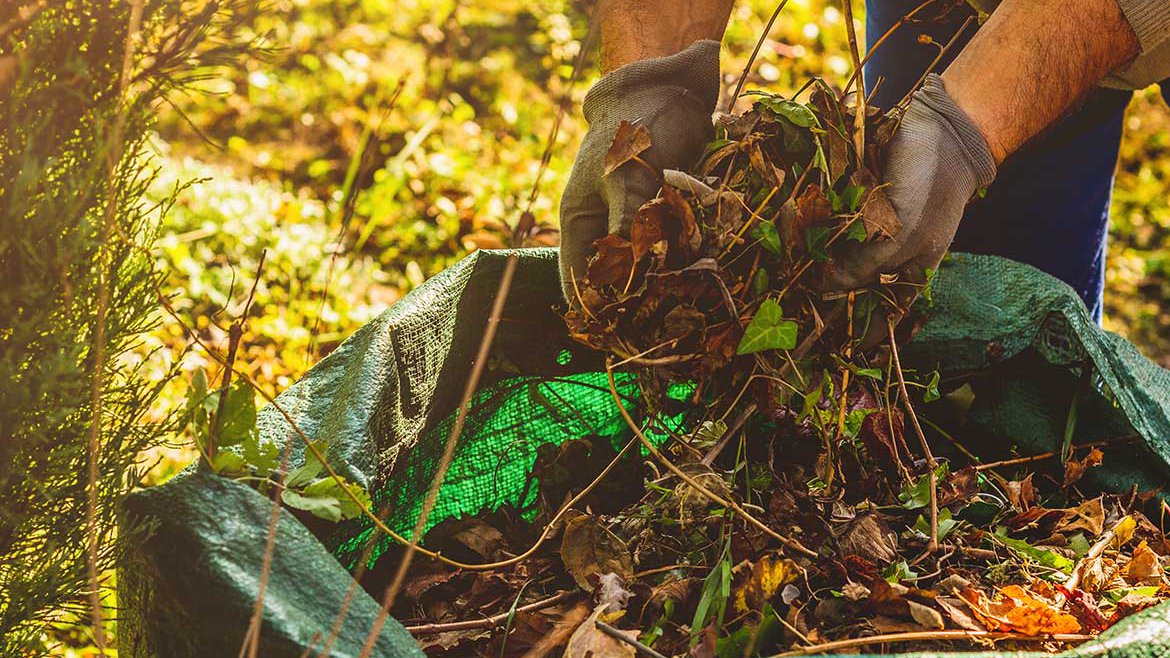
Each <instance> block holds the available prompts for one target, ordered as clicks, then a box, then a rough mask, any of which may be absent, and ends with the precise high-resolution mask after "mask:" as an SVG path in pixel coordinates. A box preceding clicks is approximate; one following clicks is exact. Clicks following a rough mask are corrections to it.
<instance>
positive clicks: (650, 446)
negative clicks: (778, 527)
mask: <svg viewBox="0 0 1170 658" xmlns="http://www.w3.org/2000/svg"><path fill="white" fill-rule="evenodd" d="M605 372H606V375H608V377H609V392H610V394H612V395H613V401H614V404H616V405H617V408H618V411H619V412H620V413H621V415H622V418H623V419H624V420H625V421H626V425H627V426H629V428H630V430H631V431H633V432H634V435H635V436H636V437H638V440H639V441H641V443H642V447H644V448H646V450H647V452H649V453H650V454H651V455H653V456H654V459H656V460H658V462H659V463H661V464H662V465H663V466H665V467H666V468H667V470H669V471H670V472H671V473H674V474H675V476H676V477H678V479H680V480H682V481H683V482H685V483H686V484H687V486H689V487H691V488H692V489H694V490H695V491H697V492H698V493H699V494H700V495H702V496H703V497H704V498H706V499H708V500H710V501H711V502H713V503H715V504H716V505H719V506H720V507H725V508H727V509H729V510H731V511H732V512H734V513H735V514H736V515H737V516H739V517H740V518H741V519H743V520H744V521H747V522H748V523H750V524H751V525H754V526H755V527H757V528H759V529H760V530H762V531H763V532H764V534H766V535H768V536H769V537H771V538H773V539H775V540H776V541H778V542H780V543H781V544H783V545H784V546H787V547H788V548H791V549H792V550H794V551H796V552H798V553H803V554H804V555H807V556H809V557H813V558H815V557H817V553H816V552H815V551H813V550H810V549H809V548H808V547H806V546H805V545H804V544H801V543H800V542H799V541H797V540H795V539H792V538H791V537H785V536H784V535H782V534H780V533H778V532H776V531H775V530H773V529H771V528H769V527H768V526H767V525H766V524H765V523H764V522H763V521H760V520H759V519H757V518H756V517H754V516H752V515H751V514H749V513H748V511H747V510H745V509H744V508H742V507H740V506H739V505H738V504H737V503H736V502H735V501H733V500H724V499H723V497H721V496H720V495H718V494H716V493H714V492H712V491H711V490H710V489H708V488H706V487H704V486H703V485H702V484H700V483H699V481H698V480H696V479H694V478H693V477H691V476H689V475H687V474H686V473H684V472H683V470H682V469H680V468H679V467H678V466H675V464H674V462H672V461H670V460H669V459H667V458H666V455H663V454H662V452H661V451H659V450H658V447H657V446H655V445H654V443H653V442H652V441H650V439H649V438H647V437H646V434H645V433H643V432H642V429H641V428H640V427H638V424H637V423H635V422H634V419H633V418H632V417H631V416H630V412H629V411H627V410H626V406H625V405H624V404H622V398H621V395H620V394H619V393H618V390H617V382H616V381H614V378H613V366H612V365H610V364H607V365H606V367H605Z"/></svg>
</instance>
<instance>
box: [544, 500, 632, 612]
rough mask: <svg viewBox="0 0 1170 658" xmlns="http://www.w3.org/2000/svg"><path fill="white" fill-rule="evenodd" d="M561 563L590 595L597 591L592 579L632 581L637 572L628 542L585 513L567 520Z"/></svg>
mask: <svg viewBox="0 0 1170 658" xmlns="http://www.w3.org/2000/svg"><path fill="white" fill-rule="evenodd" d="M561 560H562V561H563V562H564V564H565V569H567V570H568V572H569V574H570V575H572V576H573V580H574V581H576V582H577V586H578V587H580V588H581V589H583V590H585V591H587V592H592V591H593V590H594V582H593V580H592V579H591V578H590V576H601V575H603V574H607V573H615V574H617V575H619V576H621V577H622V578H629V577H630V576H631V575H633V572H634V566H633V560H632V559H631V557H630V551H629V549H628V548H626V544H625V542H623V541H622V540H621V538H619V537H618V536H617V535H615V534H613V533H612V532H610V531H609V529H607V528H606V527H605V526H603V525H601V524H600V523H598V522H597V519H595V518H594V517H593V516H591V515H589V514H584V513H582V512H570V513H569V515H568V517H567V518H566V519H565V531H564V534H563V535H562V537H561Z"/></svg>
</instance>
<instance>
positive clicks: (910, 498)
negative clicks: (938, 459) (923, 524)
mask: <svg viewBox="0 0 1170 658" xmlns="http://www.w3.org/2000/svg"><path fill="white" fill-rule="evenodd" d="M948 473H950V468H949V467H948V466H947V464H946V463H945V462H944V463H942V464H939V465H938V467H937V468H935V469H934V478H935V480H937V481H938V482H942V481H943V480H944V479H945V478H946V477H947V474H948ZM898 500H899V501H901V503H902V507H905V508H906V509H922V508H923V507H926V506H927V505H929V504H930V476H927V475H923V476H922V477H920V478H918V480H917V481H915V482H914V483H913V484H909V485H906V487H905V488H904V489H902V491H901V492H900V493H899V494H898Z"/></svg>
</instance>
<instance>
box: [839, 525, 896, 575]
mask: <svg viewBox="0 0 1170 658" xmlns="http://www.w3.org/2000/svg"><path fill="white" fill-rule="evenodd" d="M837 543H838V545H839V546H840V547H841V555H842V556H843V557H844V556H849V555H857V556H859V557H863V558H865V559H867V560H869V561H871V562H874V563H876V564H887V563H890V562H893V561H894V560H895V559H896V558H897V557H898V535H897V534H896V533H894V531H892V530H890V527H889V526H888V525H887V524H886V522H885V521H884V520H882V518H881V517H880V516H878V515H877V514H863V515H861V516H858V517H857V519H856V520H854V521H853V522H852V523H850V524H849V526H848V527H847V528H846V529H845V531H844V532H843V533H842V534H841V536H840V537H839V538H838V539H837Z"/></svg>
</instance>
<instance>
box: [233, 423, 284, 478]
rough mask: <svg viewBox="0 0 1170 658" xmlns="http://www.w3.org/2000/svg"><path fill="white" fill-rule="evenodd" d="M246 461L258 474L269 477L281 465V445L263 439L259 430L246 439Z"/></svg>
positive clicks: (244, 445)
mask: <svg viewBox="0 0 1170 658" xmlns="http://www.w3.org/2000/svg"><path fill="white" fill-rule="evenodd" d="M240 445H241V447H243V449H244V461H246V462H247V463H248V466H249V467H251V469H252V470H253V471H255V472H256V474H257V475H259V476H261V477H268V476H269V475H271V474H272V473H273V471H275V470H276V469H277V468H278V467H279V466H280V447H279V446H277V445H276V444H275V443H272V442H270V441H262V440H261V439H260V433H259V432H252V434H251V435H250V436H249V437H248V438H247V439H245V440H244V442H243V443H242V444H240Z"/></svg>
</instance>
